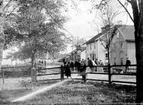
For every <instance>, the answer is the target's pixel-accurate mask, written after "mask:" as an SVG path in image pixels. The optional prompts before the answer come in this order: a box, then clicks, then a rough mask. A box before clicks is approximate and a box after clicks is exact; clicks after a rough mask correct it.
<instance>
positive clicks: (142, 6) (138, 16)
mask: <svg viewBox="0 0 143 105" xmlns="http://www.w3.org/2000/svg"><path fill="white" fill-rule="evenodd" d="M109 1H110V0H101V2H100V3H102V2H106V3H107V2H109ZM117 1H118V3H119V4H120V5H121V6H122V7H123V8H124V9H125V11H126V12H127V14H128V15H129V17H130V19H131V20H132V21H133V23H134V28H135V32H134V36H135V46H136V60H137V72H136V73H137V74H136V83H137V95H136V103H141V102H143V81H142V79H143V77H142V75H143V43H142V42H143V0H126V1H125V2H124V3H123V2H121V0H117ZM127 4H130V5H131V7H132V11H133V12H132V13H130V12H129V10H128V8H127V7H126V5H127ZM132 16H133V17H132Z"/></svg>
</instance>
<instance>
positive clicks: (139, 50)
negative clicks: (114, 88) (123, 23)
mask: <svg viewBox="0 0 143 105" xmlns="http://www.w3.org/2000/svg"><path fill="white" fill-rule="evenodd" d="M141 20H143V17H142V19H141ZM138 30H139V33H137V32H136V31H135V36H136V59H137V75H136V80H137V97H136V102H137V103H140V102H143V21H142V23H141V27H140V28H139V29H138ZM138 34H139V35H138Z"/></svg>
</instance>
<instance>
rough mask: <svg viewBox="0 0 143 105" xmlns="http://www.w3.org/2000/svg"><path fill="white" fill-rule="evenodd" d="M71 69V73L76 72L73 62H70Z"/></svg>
mask: <svg viewBox="0 0 143 105" xmlns="http://www.w3.org/2000/svg"><path fill="white" fill-rule="evenodd" d="M70 68H71V71H74V62H73V61H71V62H70Z"/></svg>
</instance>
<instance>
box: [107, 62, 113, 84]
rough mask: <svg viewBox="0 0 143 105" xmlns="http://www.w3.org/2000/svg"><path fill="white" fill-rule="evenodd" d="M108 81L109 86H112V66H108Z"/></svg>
mask: <svg viewBox="0 0 143 105" xmlns="http://www.w3.org/2000/svg"><path fill="white" fill-rule="evenodd" d="M108 80H109V84H111V83H112V82H111V66H110V64H108Z"/></svg>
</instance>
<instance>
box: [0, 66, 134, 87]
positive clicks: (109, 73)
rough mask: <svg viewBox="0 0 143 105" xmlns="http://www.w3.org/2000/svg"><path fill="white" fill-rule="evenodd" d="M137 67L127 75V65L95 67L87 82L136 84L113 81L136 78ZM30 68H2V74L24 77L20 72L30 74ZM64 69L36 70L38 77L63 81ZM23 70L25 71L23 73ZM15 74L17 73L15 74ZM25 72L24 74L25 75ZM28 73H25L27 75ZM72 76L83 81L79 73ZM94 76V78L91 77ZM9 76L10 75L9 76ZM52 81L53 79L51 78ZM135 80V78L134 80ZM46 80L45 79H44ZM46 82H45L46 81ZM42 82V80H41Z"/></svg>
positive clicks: (73, 73) (4, 75)
mask: <svg viewBox="0 0 143 105" xmlns="http://www.w3.org/2000/svg"><path fill="white" fill-rule="evenodd" d="M136 66H137V65H130V66H129V70H128V71H127V73H124V72H122V71H124V69H125V67H126V65H108V66H107V65H106V66H93V68H94V72H88V73H87V74H88V78H87V80H91V81H105V82H111V83H129V84H136V80H135V81H126V79H124V80H112V79H113V76H128V77H135V76H136ZM19 68H21V70H18V71H17V70H16V69H19ZM24 68H25V69H24ZM29 68H30V67H29V66H28V67H27V66H18V67H2V72H1V77H3V78H4V77H7V76H6V75H7V74H12V73H13V74H16V72H17V75H20V76H22V75H23V74H22V73H20V74H18V72H23V71H25V72H28V73H31V69H29ZM10 69H11V71H10V72H9V73H8V71H9V70H10ZM62 69H63V68H61V67H48V68H38V69H37V70H36V72H37V77H42V76H45V77H48V76H55V77H56V76H57V75H60V76H57V78H53V79H63V76H64V72H62ZM97 69H102V70H101V71H102V72H101V71H100V72H99V71H98V70H97ZM22 70H23V71H22ZM130 70H131V71H130ZM115 71H118V72H115ZM14 72H15V73H14ZM25 72H24V73H25ZM28 73H25V74H26V75H27V74H28ZM71 73H72V75H76V76H75V77H74V79H81V77H79V78H77V75H78V72H77V71H72V72H71ZM91 75H92V76H91ZM96 75H98V76H99V77H100V76H103V75H105V76H106V78H107V79H104V78H102V79H99V78H96ZM8 76H9V75H8ZM28 76H31V74H29V75H28ZM92 77H95V78H92ZM51 79H52V77H51ZM134 79H135V78H134ZM43 80H44V79H43ZM45 80H48V79H45ZM45 80H44V81H45ZM40 81H41V80H40Z"/></svg>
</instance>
